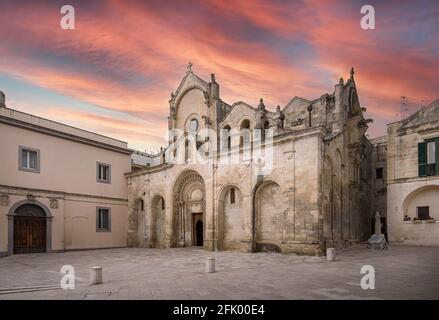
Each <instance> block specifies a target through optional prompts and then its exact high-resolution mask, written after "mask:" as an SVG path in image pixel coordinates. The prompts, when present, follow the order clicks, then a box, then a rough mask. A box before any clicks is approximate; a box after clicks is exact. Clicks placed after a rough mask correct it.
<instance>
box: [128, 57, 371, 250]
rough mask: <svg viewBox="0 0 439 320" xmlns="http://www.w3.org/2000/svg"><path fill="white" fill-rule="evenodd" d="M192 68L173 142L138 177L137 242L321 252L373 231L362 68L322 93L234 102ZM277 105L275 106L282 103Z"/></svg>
mask: <svg viewBox="0 0 439 320" xmlns="http://www.w3.org/2000/svg"><path fill="white" fill-rule="evenodd" d="M220 92H221V91H220V84H219V83H218V82H217V81H216V79H215V75H214V74H212V75H211V78H210V81H206V80H204V79H201V78H200V77H199V76H197V75H196V74H195V73H194V71H193V70H192V66H191V65H189V66H188V70H187V72H186V75H185V76H184V78H183V79H182V81H181V83H180V85H179V86H178V88H177V89H176V91H175V92H174V93H172V94H171V97H170V100H169V117H168V119H169V132H170V134H169V142H168V145H167V146H164V147H163V148H162V151H161V152H160V153H159V154H158V155H155V156H148V157H149V159H147V164H146V165H145V166H139V168H138V169H137V170H134V171H132V172H131V173H128V174H126V176H127V179H128V245H129V246H139V247H157V248H174V247H188V246H202V247H203V248H204V249H206V250H239V251H243V252H255V251H275V252H296V253H300V254H316V253H319V252H322V251H323V252H324V250H325V248H326V247H329V246H331V247H332V246H335V247H344V246H348V245H350V244H351V243H353V242H356V241H358V240H363V239H366V238H367V236H368V235H370V230H369V229H370V216H371V213H370V212H369V211H370V210H369V208H370V206H369V205H368V202H369V199H370V189H369V184H368V182H367V181H368V180H369V172H370V171H371V170H370V149H371V145H370V143H369V140H368V139H367V138H366V136H365V132H366V130H367V129H368V123H369V122H370V121H371V120H369V119H366V118H365V116H364V113H365V111H366V110H365V109H364V108H362V107H361V105H360V103H359V100H358V95H357V89H356V85H355V80H354V70H353V69H352V70H351V74H350V77H349V79H347V81H344V79H343V78H341V79H340V81H339V83H337V84H335V86H334V88H333V89H332V90H330V92H329V93H324V94H322V95H321V96H320V97H316V99H314V100H307V99H304V98H301V97H297V96H296V97H294V98H292V99H291V101H290V102H289V103H288V104H287V105H285V106H283V107H281V106H277V107H275V108H271V106H270V108H267V107H266V106H265V104H264V101H263V99H262V98H261V99H260V103H259V105H257V106H251V105H249V104H247V103H245V102H242V101H238V102H230V101H227V102H226V101H223V100H222V98H221V93H220ZM269 109H270V110H273V111H270V110H269Z"/></svg>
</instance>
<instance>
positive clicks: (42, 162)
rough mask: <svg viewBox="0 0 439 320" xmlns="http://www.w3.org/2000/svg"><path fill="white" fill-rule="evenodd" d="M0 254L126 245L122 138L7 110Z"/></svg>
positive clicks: (1, 112) (2, 125)
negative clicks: (106, 135)
mask: <svg viewBox="0 0 439 320" xmlns="http://www.w3.org/2000/svg"><path fill="white" fill-rule="evenodd" d="M0 137H1V138H0V150H1V155H0V164H1V165H0V255H3V256H4V255H7V254H9V255H10V254H13V253H26V252H51V251H63V250H72V249H88V248H106V247H123V246H126V234H127V221H128V215H127V213H128V201H127V199H128V191H127V184H126V178H125V176H124V174H125V173H126V172H129V171H131V160H130V159H131V150H129V149H128V148H127V143H126V142H122V141H118V140H115V139H111V138H108V137H104V136H101V135H98V134H95V133H91V132H87V131H84V130H80V129H77V128H73V127H70V126H67V125H64V124H60V123H57V122H54V121H50V120H47V119H43V118H40V117H36V116H33V115H30V114H27V113H23V112H20V111H17V110H12V109H9V108H6V106H5V98H4V95H3V93H1V94H0Z"/></svg>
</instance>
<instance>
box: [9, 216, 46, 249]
mask: <svg viewBox="0 0 439 320" xmlns="http://www.w3.org/2000/svg"><path fill="white" fill-rule="evenodd" d="M45 251H46V218H45V217H34V216H15V217H14V253H35V252H45Z"/></svg>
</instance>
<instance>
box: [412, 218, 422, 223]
mask: <svg viewBox="0 0 439 320" xmlns="http://www.w3.org/2000/svg"><path fill="white" fill-rule="evenodd" d="M421 222H422V220H421V219H419V218H418V217H414V218H413V223H421Z"/></svg>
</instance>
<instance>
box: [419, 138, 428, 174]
mask: <svg viewBox="0 0 439 320" xmlns="http://www.w3.org/2000/svg"><path fill="white" fill-rule="evenodd" d="M418 169H419V170H418V171H419V176H420V177H425V176H427V144H426V143H425V142H421V143H418Z"/></svg>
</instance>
